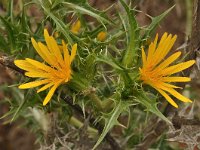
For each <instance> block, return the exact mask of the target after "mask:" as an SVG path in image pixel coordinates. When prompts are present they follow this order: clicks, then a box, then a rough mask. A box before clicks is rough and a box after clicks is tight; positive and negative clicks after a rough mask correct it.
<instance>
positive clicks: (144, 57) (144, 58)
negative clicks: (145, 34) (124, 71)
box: [142, 47, 147, 67]
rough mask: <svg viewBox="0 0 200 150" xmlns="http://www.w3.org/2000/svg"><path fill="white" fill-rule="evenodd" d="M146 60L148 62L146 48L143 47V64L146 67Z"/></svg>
mask: <svg viewBox="0 0 200 150" xmlns="http://www.w3.org/2000/svg"><path fill="white" fill-rule="evenodd" d="M146 60H147V56H146V54H145V51H144V47H142V63H143V66H144V67H145V66H146Z"/></svg>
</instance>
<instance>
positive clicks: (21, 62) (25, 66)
mask: <svg viewBox="0 0 200 150" xmlns="http://www.w3.org/2000/svg"><path fill="white" fill-rule="evenodd" d="M14 63H15V65H16V66H17V67H19V68H21V69H23V70H26V71H30V70H35V66H33V65H31V64H30V63H29V62H27V61H26V60H15V61H14Z"/></svg>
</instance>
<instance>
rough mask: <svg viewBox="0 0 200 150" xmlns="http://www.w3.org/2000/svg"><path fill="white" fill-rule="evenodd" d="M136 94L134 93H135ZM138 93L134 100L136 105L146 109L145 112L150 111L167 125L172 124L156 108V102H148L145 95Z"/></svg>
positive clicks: (141, 92)
mask: <svg viewBox="0 0 200 150" xmlns="http://www.w3.org/2000/svg"><path fill="white" fill-rule="evenodd" d="M135 92H136V91H135ZM137 92H138V93H137V94H136V95H137V97H136V99H135V101H137V102H138V103H140V104H142V105H143V106H145V107H146V110H147V111H150V112H152V113H154V114H155V115H157V116H158V117H159V118H161V119H163V120H164V121H166V122H167V123H169V124H172V123H171V122H170V121H169V119H167V118H166V117H165V116H164V115H163V114H162V113H161V112H160V110H159V109H158V108H157V102H156V101H155V100H150V99H149V98H148V97H147V95H145V93H144V92H143V91H137Z"/></svg>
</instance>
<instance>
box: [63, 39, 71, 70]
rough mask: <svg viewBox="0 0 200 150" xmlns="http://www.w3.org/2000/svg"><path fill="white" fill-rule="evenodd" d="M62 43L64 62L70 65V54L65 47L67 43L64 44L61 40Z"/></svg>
mask: <svg viewBox="0 0 200 150" xmlns="http://www.w3.org/2000/svg"><path fill="white" fill-rule="evenodd" d="M62 45H63V51H64V62H65V64H66V66H67V67H68V66H70V55H69V51H68V48H67V45H66V44H65V42H64V41H63V40H62Z"/></svg>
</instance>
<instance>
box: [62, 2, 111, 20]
mask: <svg viewBox="0 0 200 150" xmlns="http://www.w3.org/2000/svg"><path fill="white" fill-rule="evenodd" d="M63 4H64V5H65V6H67V7H69V8H72V9H75V10H77V11H79V12H80V13H82V14H87V15H90V16H92V17H94V18H96V19H97V20H98V21H100V22H102V23H103V22H105V23H109V24H113V22H112V21H111V20H109V19H108V18H107V17H106V16H105V15H104V14H103V13H102V12H100V11H98V10H96V9H94V8H92V7H91V6H90V5H89V4H87V3H85V4H82V5H81V6H79V5H77V4H73V3H69V2H63Z"/></svg>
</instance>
